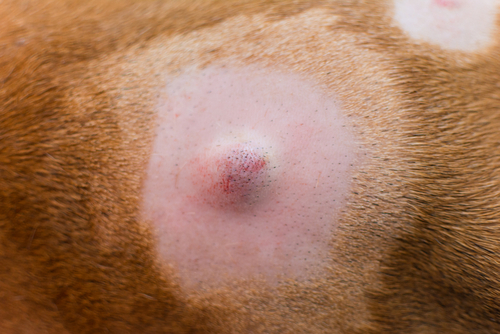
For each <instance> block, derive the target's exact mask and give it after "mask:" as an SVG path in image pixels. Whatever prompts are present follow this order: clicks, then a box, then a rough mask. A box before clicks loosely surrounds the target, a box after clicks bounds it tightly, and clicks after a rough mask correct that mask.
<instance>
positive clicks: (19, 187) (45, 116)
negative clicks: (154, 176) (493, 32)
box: [0, 0, 500, 333]
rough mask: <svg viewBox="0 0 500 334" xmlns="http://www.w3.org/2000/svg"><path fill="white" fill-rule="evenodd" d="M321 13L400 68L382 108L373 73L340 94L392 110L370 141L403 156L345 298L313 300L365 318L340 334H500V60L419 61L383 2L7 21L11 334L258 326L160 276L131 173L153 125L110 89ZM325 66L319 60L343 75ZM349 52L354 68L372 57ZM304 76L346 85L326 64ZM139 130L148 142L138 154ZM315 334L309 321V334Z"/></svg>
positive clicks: (105, 11) (7, 14)
mask: <svg viewBox="0 0 500 334" xmlns="http://www.w3.org/2000/svg"><path fill="white" fill-rule="evenodd" d="M315 6H318V7H321V6H325V7H327V8H328V10H329V11H331V13H332V15H333V14H336V15H339V17H340V20H339V22H338V24H337V25H335V26H333V27H331V29H332V31H333V32H335V33H338V34H339V35H340V34H344V35H345V36H350V37H352V43H355V44H356V47H359V48H360V49H363V50H365V51H366V52H375V53H376V54H378V55H382V56H381V58H380V59H383V61H381V63H380V64H378V63H377V66H380V72H381V78H383V80H382V81H380V82H379V84H380V87H375V86H371V89H372V90H374V89H375V90H376V89H379V90H380V91H377V92H370V87H365V86H364V85H365V84H366V83H365V80H368V82H371V81H370V80H372V78H375V75H374V74H372V72H371V71H372V69H371V67H370V66H374V65H373V64H368V63H363V64H358V65H359V66H358V68H353V71H352V73H351V74H350V77H349V78H348V79H345V80H344V79H342V77H341V75H340V74H339V75H338V77H335V78H341V79H342V80H344V81H342V82H344V83H345V84H346V88H345V90H344V91H341V92H340V95H341V96H342V97H343V98H344V99H345V100H346V101H348V102H347V103H346V105H347V107H346V108H349V107H350V106H351V107H352V108H354V107H359V108H360V109H362V108H366V106H365V107H363V103H364V102H363V101H357V100H356V98H358V97H359V96H358V94H353V93H352V92H353V91H354V92H356V93H357V92H358V91H362V93H363V94H364V95H363V96H371V97H372V100H373V101H375V102H373V103H374V105H376V106H384V105H385V106H387V108H386V109H383V108H380V109H377V110H373V114H372V116H371V117H372V118H371V119H368V120H366V124H365V125H360V130H359V131H360V134H362V135H365V136H366V137H370V136H380V137H379V138H385V140H386V141H387V142H388V143H392V142H395V144H394V145H393V146H390V150H389V149H388V150H386V151H384V150H381V151H377V152H378V153H380V155H378V156H376V157H374V158H373V162H372V164H371V165H370V168H368V167H367V170H366V171H367V172H365V173H359V174H358V175H357V178H356V182H355V185H354V189H353V195H352V197H351V198H350V200H349V206H348V210H347V211H346V214H345V217H344V218H343V221H344V222H345V225H343V226H344V227H342V229H341V231H340V232H339V241H338V243H339V245H341V246H342V247H341V248H340V249H343V250H345V251H344V252H342V253H341V254H338V262H339V263H340V264H342V265H343V266H341V268H344V269H341V270H339V272H338V276H339V277H340V279H339V282H344V283H342V284H345V285H339V288H338V290H335V289H334V290H333V291H336V292H338V295H336V294H329V295H326V293H323V294H321V293H320V294H317V292H314V293H316V294H317V295H316V294H313V293H310V295H314V298H317V300H318V304H321V303H322V302H323V301H324V300H329V301H330V302H331V304H332V305H333V304H341V305H344V303H345V305H347V306H346V307H339V310H338V311H335V312H333V311H332V312H333V313H332V315H331V317H334V318H335V321H336V324H337V329H338V331H339V332H346V333H349V332H353V331H354V330H356V331H359V332H361V333H394V332H401V333H408V332H411V331H412V330H413V331H414V332H423V333H442V332H452V333H470V332H472V331H474V332H475V333H491V332H498V331H500V325H499V323H498V322H499V321H500V316H499V314H500V302H499V299H498V293H499V292H500V277H499V276H500V274H499V273H500V261H498V254H499V252H500V249H499V248H500V242H499V241H500V240H499V239H500V234H499V231H498V221H499V219H500V196H499V194H500V181H499V180H500V155H499V152H500V151H499V149H498V147H499V145H500V132H499V131H498V129H499V128H500V114H499V113H498V106H499V105H500V91H499V86H498V85H499V84H498V83H499V82H500V61H499V54H500V53H499V52H500V50H499V48H498V44H495V45H494V46H492V47H491V48H490V49H488V50H487V51H486V52H484V53H482V54H481V53H478V54H477V55H466V54H462V53H453V52H446V51H442V50H439V49H437V48H433V47H431V46H428V45H417V44H414V43H413V42H412V41H409V40H408V39H407V38H406V37H405V36H404V35H403V34H402V33H401V32H400V31H399V30H398V29H396V28H390V27H389V24H388V21H387V20H388V18H387V14H386V11H385V7H384V6H381V5H380V3H379V2H377V1H368V0H366V1H362V0H360V1H354V0H353V1H339V2H338V3H336V2H333V3H328V2H324V1H296V2H288V1H283V2H282V1H267V0H266V1H264V0H262V1H255V0H248V1H217V0H213V1H206V2H195V1H193V2H192V3H191V2H187V1H186V2H184V1H181V2H178V3H176V4H175V5H174V6H170V5H169V4H168V3H166V2H164V1H149V0H146V1H142V2H140V3H135V2H133V1H128V0H120V1H108V0H106V1H103V0H99V1H85V2H82V3H78V2H77V1H65V2H62V1H41V0H37V1H33V2H31V1H26V2H21V1H17V0H15V1H14V0H11V1H4V2H2V3H1V4H0V14H1V17H2V23H1V29H0V31H1V34H0V46H1V49H0V52H1V55H2V62H1V64H0V80H1V82H2V86H1V87H0V95H1V97H2V98H1V101H2V112H1V114H0V203H2V208H1V210H0V238H1V239H0V240H1V243H0V245H1V246H0V265H1V268H2V269H1V270H0V330H1V332H2V333H23V332H25V333H62V332H64V331H66V332H69V333H101V332H103V333H104V332H108V331H109V332H111V333H164V332H171V333H204V332H209V331H210V332H217V331H219V332H222V331H224V329H225V328H226V327H225V326H226V323H227V324H228V322H227V321H228V319H231V320H234V319H242V320H241V321H242V322H244V320H243V319H245V315H246V314H245V313H244V311H242V310H240V309H234V312H232V311H231V309H230V308H227V309H226V308H224V307H223V305H226V304H227V305H231V302H232V301H231V300H228V301H226V302H223V301H220V304H217V305H215V304H213V305H210V306H209V307H206V306H204V305H205V304H203V303H201V302H200V301H193V300H186V299H185V297H184V296H183V295H181V294H179V288H178V287H177V286H176V285H175V284H174V283H172V281H171V280H169V279H168V278H166V276H165V275H163V274H162V272H161V269H160V268H159V267H158V265H157V263H156V262H155V260H154V252H153V251H152V249H153V246H152V245H153V243H154V241H153V240H154V238H153V237H152V236H151V232H150V231H149V230H148V229H147V228H145V227H144V226H143V225H142V224H139V222H138V221H137V216H138V215H137V211H138V207H139V204H138V203H139V198H138V195H137V194H138V190H139V186H140V181H141V180H140V176H139V177H138V176H137V175H136V174H134V173H130V172H128V170H129V169H130V170H132V167H134V168H135V167H136V166H143V165H144V164H145V162H146V161H147V157H148V152H149V148H150V144H151V140H152V139H151V138H152V135H153V134H152V132H153V130H152V125H151V124H152V119H153V116H152V110H146V111H142V110H135V109H133V107H132V106H131V107H130V110H125V111H126V112H124V111H122V110H117V107H116V103H117V102H116V100H115V95H113V94H115V93H113V92H112V91H111V89H110V90H109V91H103V90H102V87H103V86H102V85H101V82H108V81H109V82H111V83H113V82H114V81H112V80H113V79H112V78H109V77H107V75H108V74H107V73H106V72H105V71H104V70H105V69H104V68H102V69H101V68H100V67H99V65H100V64H101V62H106V61H114V62H118V63H119V62H120V61H123V62H125V60H120V59H121V58H120V57H119V55H122V54H125V53H126V52H128V51H129V50H139V51H140V50H141V48H148V47H149V45H150V44H148V43H149V42H150V41H151V40H153V39H154V38H155V37H158V36H164V37H165V38H166V37H167V36H171V35H174V34H183V33H187V32H190V31H194V30H197V29H201V28H206V27H217V24H218V23H221V22H224V21H225V20H227V19H229V18H231V17H233V16H235V15H238V14H246V15H251V14H257V13H262V12H264V11H270V12H269V16H268V21H266V22H265V23H264V24H265V25H267V24H272V22H276V20H283V19H285V18H289V17H293V16H294V15H297V14H299V13H302V12H305V11H306V10H308V9H309V8H312V7H315ZM260 33H262V32H260V31H259V32H255V34H254V35H249V36H248V38H247V40H246V42H249V41H250V42H251V41H252V40H253V39H256V40H258V39H259V38H260V37H259V34H260ZM262 34H263V33H262ZM344 35H342V36H344ZM236 43H237V42H236ZM290 43H291V44H290V47H293V46H294V45H293V43H298V41H295V42H290ZM242 48H243V49H244V48H245V46H244V44H243V43H242ZM139 51H138V52H139ZM322 51H323V50H322V49H321V48H320V47H319V46H316V48H313V47H311V48H310V49H307V50H304V52H308V53H309V54H310V58H314V57H317V58H319V59H317V60H318V61H319V63H321V60H324V61H325V62H326V61H330V60H331V61H333V60H332V58H330V54H329V53H324V52H323V53H322ZM336 52H340V53H341V54H344V55H345V59H342V57H340V58H339V57H337V58H335V59H336V60H335V61H337V62H339V64H340V65H341V66H342V64H344V65H345V66H346V67H351V68H352V64H351V63H349V62H351V61H353V59H357V58H355V57H357V55H355V52H354V51H352V50H350V49H348V48H347V49H346V50H336ZM224 56H225V54H224V50H223V49H222V50H214V53H213V56H210V57H213V58H216V57H224ZM113 57H116V58H113ZM269 57H270V60H269V61H270V62H271V63H272V62H273V61H274V62H278V59H274V58H272V57H271V56H269ZM110 59H112V60H110ZM246 61H249V62H251V61H252V59H248V60H246ZM207 62H208V60H207ZM323 63H324V62H323ZM96 64H97V65H96ZM315 64H316V63H315ZM301 66H304V68H306V69H307V70H309V72H310V73H314V75H317V76H318V77H321V78H323V79H321V80H324V82H325V83H326V84H332V85H333V84H335V80H337V79H328V78H329V75H330V74H329V73H325V72H322V70H323V68H320V70H318V68H319V66H320V65H314V66H317V67H314V66H313V65H309V64H308V63H304V64H302V65H301ZM308 66H309V67H308ZM101 72H102V73H101ZM89 73H92V74H93V75H94V76H91V77H90V78H89ZM365 74H366V76H365ZM334 75H337V74H334ZM330 77H331V76H330ZM325 78H326V79H325ZM328 80H330V81H328ZM338 80H340V79H338ZM373 80H374V79H373ZM384 80H385V81H384ZM349 85H350V86H349ZM347 86H348V87H347ZM82 87H83V88H82ZM80 88H81V90H79V89H80ZM350 89H351V91H350ZM349 92H351V93H349ZM372 93H373V94H372ZM349 94H352V95H356V96H354V97H353V96H349ZM370 94H372V95H370ZM377 99H380V101H376V100H377ZM144 105H147V103H144ZM394 106H397V107H398V108H393V107H394ZM139 109H140V108H139ZM125 115H128V116H125ZM367 115H370V114H368V113H367ZM127 117H129V118H133V119H139V121H138V122H139V123H138V124H139V126H140V127H142V128H141V129H144V130H145V131H142V130H141V133H143V132H144V133H145V134H143V135H142V136H143V137H140V138H139V139H141V140H138V141H137V143H136V144H133V145H132V144H131V145H129V146H124V145H125V144H124V142H125V139H126V138H128V137H127V135H126V134H125V132H124V130H123V129H122V127H121V126H122V125H121V123H120V122H121V121H127V120H128V119H127ZM370 122H371V123H370ZM367 124H369V125H367ZM382 136H385V137H382ZM130 150H131V151H130ZM373 150H376V148H373ZM370 171H371V172H370ZM362 172H363V171H362ZM368 172H370V173H368ZM343 240H344V241H345V242H344V241H343ZM363 261H366V262H363ZM368 267H370V268H368ZM367 268H368V269H367ZM339 284H340V283H339ZM292 290H293V289H292V288H290V293H291V294H292V293H294V292H293V291H292ZM360 291H361V292H360ZM342 293H345V294H346V295H342ZM295 296H299V294H296V295H295ZM337 296H338V299H336V298H337ZM304 298H305V297H304ZM297 300H298V304H297V307H300V303H301V302H300V300H301V299H297ZM200 305H201V306H200ZM327 306H328V305H327ZM332 307H333V306H332ZM365 309H366V310H367V313H368V315H367V317H366V318H364V317H361V316H360V318H357V316H358V313H362V312H358V310H365ZM269 314H270V313H269ZM263 316H266V314H264V315H263ZM331 317H330V315H329V318H331ZM266 319H267V318H262V319H259V321H260V320H262V323H266V322H265V321H266ZM259 321H256V323H259ZM300 325H301V324H300V323H299V322H295V323H294V321H293V319H292V321H291V326H296V328H298V329H297V330H296V332H300V331H301V330H302V331H307V330H304V328H302V329H301V330H299V329H300ZM227 326H229V325H227ZM227 328H229V327H227ZM289 330H290V331H291V329H289ZM228 331H229V330H228ZM256 331H257V330H256Z"/></svg>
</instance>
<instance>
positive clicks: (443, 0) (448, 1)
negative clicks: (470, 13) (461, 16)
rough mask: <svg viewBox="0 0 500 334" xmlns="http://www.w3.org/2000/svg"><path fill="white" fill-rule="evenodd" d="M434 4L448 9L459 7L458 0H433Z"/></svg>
mask: <svg viewBox="0 0 500 334" xmlns="http://www.w3.org/2000/svg"><path fill="white" fill-rule="evenodd" d="M434 4H435V5H437V6H439V7H444V8H449V9H452V8H458V7H460V2H459V1H457V0H434Z"/></svg>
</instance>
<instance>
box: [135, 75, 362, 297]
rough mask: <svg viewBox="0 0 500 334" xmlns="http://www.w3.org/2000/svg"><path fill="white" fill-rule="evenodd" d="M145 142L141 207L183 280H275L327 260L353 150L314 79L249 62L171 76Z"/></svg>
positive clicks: (190, 283) (320, 268)
mask: <svg viewBox="0 0 500 334" xmlns="http://www.w3.org/2000/svg"><path fill="white" fill-rule="evenodd" d="M153 150H154V152H153V155H152V158H151V161H150V165H149V168H148V177H147V179H146V181H145V187H144V209H143V214H144V216H145V217H146V218H147V219H149V220H150V221H151V222H152V224H153V226H154V228H155V229H156V232H157V235H158V252H159V254H160V257H161V258H162V259H163V260H164V261H165V264H167V265H169V266H171V267H172V268H173V269H174V270H176V271H177V273H178V275H179V277H180V283H181V284H182V285H183V286H185V287H188V288H196V287H200V286H219V285H221V284H223V283H228V282H230V281H234V280H235V279H236V280H240V279H263V280H264V281H266V282H267V283H269V284H271V285H273V284H276V283H278V282H279V281H280V280H281V279H286V278H295V279H299V280H300V279H309V278H313V277H314V276H315V275H318V274H321V273H324V272H325V270H327V268H328V267H329V266H331V265H332V263H330V261H329V259H330V258H331V255H330V252H332V251H334V250H333V249H331V247H330V245H329V241H330V240H331V238H334V237H335V229H336V226H337V224H338V219H339V214H340V213H341V211H342V208H343V206H344V201H345V198H346V194H347V193H348V190H349V180H350V177H349V175H350V173H351V171H352V170H353V169H354V167H355V166H354V165H355V164H356V156H357V151H358V150H357V144H356V141H355V138H354V137H353V135H352V133H351V131H350V125H349V123H348V121H347V120H346V118H345V117H344V116H342V113H341V106H340V105H339V101H337V100H336V99H335V98H334V97H332V96H327V95H326V94H325V93H324V92H323V91H322V89H321V88H320V87H317V86H315V85H314V83H313V82H310V81H306V80H304V78H303V77H301V76H299V75H297V74H295V75H292V74H281V73H279V72H275V73H273V72H271V71H269V70H259V69H254V68H252V69H248V68H247V69H241V68H240V69H237V68H234V69H226V68H215V67H214V68H209V69H205V70H193V71H191V72H186V73H184V74H182V75H180V76H179V77H176V78H171V79H169V81H168V84H167V87H166V90H165V97H164V98H163V99H162V103H161V104H160V106H159V108H158V132H157V137H156V140H155V143H154V148H153ZM242 157H246V158H247V159H249V160H250V163H248V162H245V163H244V164H243V165H242V164H241V163H239V162H235V161H236V160H238V159H240V158H242ZM249 170H250V171H249ZM228 176H229V178H230V179H231V181H230V182H232V184H228V183H227V181H228V179H227V178H228ZM247 181H248V182H247ZM224 182H226V184H223V183H224ZM221 183H222V184H221ZM235 186H236V187H237V190H235V188H234V187H235ZM233 190H234V191H233Z"/></svg>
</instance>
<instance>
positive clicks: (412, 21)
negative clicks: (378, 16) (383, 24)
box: [394, 0, 498, 51]
mask: <svg viewBox="0 0 500 334" xmlns="http://www.w3.org/2000/svg"><path fill="white" fill-rule="evenodd" d="M497 12H498V2H497V1H496V0H421V1H414V0H395V1H394V20H395V21H396V22H397V24H398V25H399V26H400V27H401V28H402V29H403V30H404V31H405V32H406V33H407V34H408V35H409V36H410V37H412V38H414V39H415V40H419V41H425V42H429V43H432V44H437V45H439V46H440V47H442V48H444V49H450V50H461V51H476V50H480V49H482V48H485V47H487V46H488V45H489V44H490V43H491V42H492V36H493V34H494V32H495V16H496V14H497Z"/></svg>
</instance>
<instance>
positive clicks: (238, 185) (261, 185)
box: [190, 141, 276, 210]
mask: <svg viewBox="0 0 500 334" xmlns="http://www.w3.org/2000/svg"><path fill="white" fill-rule="evenodd" d="M256 146H257V145H255V143H253V142H251V141H250V142H246V143H236V144H234V145H230V146H227V147H221V148H219V150H217V152H212V154H205V155H204V156H203V157H197V158H196V159H193V160H192V161H191V162H190V163H191V164H192V165H193V166H190V167H191V172H192V173H191V176H190V177H191V178H192V179H193V180H195V183H197V184H198V185H199V190H200V191H199V193H198V194H197V195H198V196H195V197H193V198H192V199H193V200H198V201H199V202H200V203H207V204H209V205H211V206H213V207H216V208H221V209H224V210H245V209H250V208H251V207H252V206H255V205H257V204H258V203H259V202H260V201H263V200H265V199H266V196H265V193H268V192H269V188H270V187H271V188H272V186H273V182H272V180H271V175H270V174H269V172H270V171H271V170H272V169H273V168H276V166H274V167H273V166H271V164H270V161H269V158H268V157H267V155H266V152H265V150H263V149H261V148H260V147H258V146H257V147H256ZM266 190H268V191H266Z"/></svg>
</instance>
